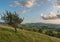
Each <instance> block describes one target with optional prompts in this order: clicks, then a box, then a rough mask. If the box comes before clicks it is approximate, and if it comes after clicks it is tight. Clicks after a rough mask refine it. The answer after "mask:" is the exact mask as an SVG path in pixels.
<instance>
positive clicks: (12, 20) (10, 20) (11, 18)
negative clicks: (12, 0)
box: [2, 11, 23, 32]
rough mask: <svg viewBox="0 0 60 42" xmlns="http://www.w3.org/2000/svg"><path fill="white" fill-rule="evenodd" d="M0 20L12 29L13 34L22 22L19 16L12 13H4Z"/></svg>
mask: <svg viewBox="0 0 60 42" xmlns="http://www.w3.org/2000/svg"><path fill="white" fill-rule="evenodd" d="M2 19H3V20H4V21H5V22H6V23H7V24H8V25H10V26H12V27H14V29H15V32H16V31H17V27H18V25H19V24H20V23H21V22H22V21H23V19H22V18H20V17H19V15H18V14H17V13H16V12H14V13H12V12H8V11H6V13H5V14H4V16H3V17H2Z"/></svg>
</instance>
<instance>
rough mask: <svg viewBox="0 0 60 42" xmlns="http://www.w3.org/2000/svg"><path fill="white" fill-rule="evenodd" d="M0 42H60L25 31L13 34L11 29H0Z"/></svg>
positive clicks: (59, 41) (59, 40)
mask: <svg viewBox="0 0 60 42" xmlns="http://www.w3.org/2000/svg"><path fill="white" fill-rule="evenodd" d="M3 27H4V26H3ZM0 42H60V39H59V38H55V37H50V36H47V35H44V34H41V33H37V32H32V31H27V30H19V29H18V32H16V33H15V32H14V30H13V29H10V28H9V29H8V28H2V27H1V28H0Z"/></svg>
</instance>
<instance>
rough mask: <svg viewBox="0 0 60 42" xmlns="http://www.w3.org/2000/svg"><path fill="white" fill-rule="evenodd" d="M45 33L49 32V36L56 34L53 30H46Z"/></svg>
mask: <svg viewBox="0 0 60 42" xmlns="http://www.w3.org/2000/svg"><path fill="white" fill-rule="evenodd" d="M45 34H47V35H49V36H54V33H53V31H51V30H48V31H46V32H45Z"/></svg>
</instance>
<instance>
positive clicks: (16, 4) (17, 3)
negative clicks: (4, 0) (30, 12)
mask: <svg viewBox="0 0 60 42" xmlns="http://www.w3.org/2000/svg"><path fill="white" fill-rule="evenodd" d="M20 5H21V4H20V3H19V2H18V1H14V2H13V4H10V5H9V6H10V7H17V6H20Z"/></svg>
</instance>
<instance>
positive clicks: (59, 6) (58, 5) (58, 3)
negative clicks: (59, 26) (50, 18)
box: [55, 0, 60, 8]
mask: <svg viewBox="0 0 60 42" xmlns="http://www.w3.org/2000/svg"><path fill="white" fill-rule="evenodd" d="M55 7H56V8H60V0H56V2H55Z"/></svg>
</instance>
